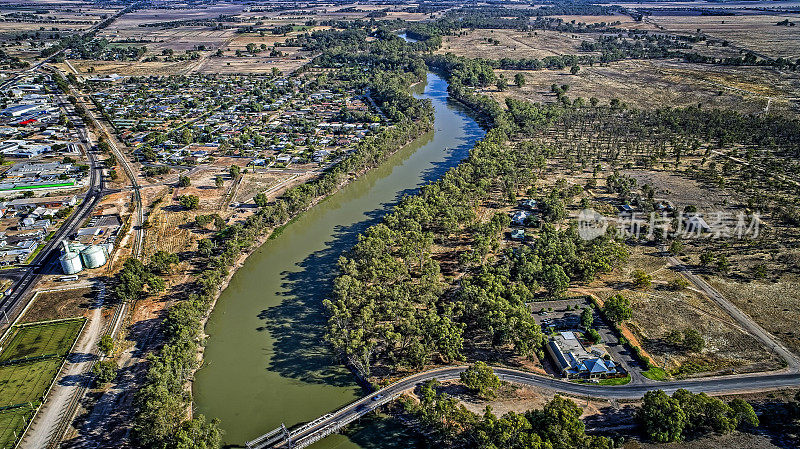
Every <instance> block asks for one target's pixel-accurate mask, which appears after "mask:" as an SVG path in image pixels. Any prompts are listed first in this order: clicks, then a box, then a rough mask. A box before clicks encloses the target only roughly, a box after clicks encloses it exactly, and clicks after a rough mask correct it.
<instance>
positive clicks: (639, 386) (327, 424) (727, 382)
mask: <svg viewBox="0 0 800 449" xmlns="http://www.w3.org/2000/svg"><path fill="white" fill-rule="evenodd" d="M662 250H663V248H662ZM667 261H668V263H669V265H671V266H673V267H674V268H675V269H676V270H677V271H678V272H679V273H680V274H681V275H682V276H684V277H685V278H686V279H687V280H688V281H689V282H691V283H692V284H693V285H694V286H695V287H696V288H697V289H699V290H701V291H702V292H704V293H705V294H706V295H707V296H708V297H709V298H711V300H712V301H714V302H715V303H717V304H718V305H719V306H720V307H721V308H722V309H723V310H724V311H725V312H726V313H727V314H728V315H729V316H730V317H731V318H733V319H734V320H735V321H736V322H737V324H739V325H740V326H741V327H742V328H744V329H746V330H747V331H748V332H749V333H750V334H751V335H752V336H753V337H755V338H756V339H757V340H758V341H760V342H761V343H762V344H763V345H764V346H766V347H767V348H769V349H771V350H772V351H774V352H775V353H776V354H777V355H778V356H780V357H781V358H782V359H783V360H784V361H785V363H786V368H784V369H783V370H780V371H771V372H762V373H753V374H738V375H728V376H716V377H706V378H701V379H686V380H675V381H668V382H659V381H655V380H651V379H647V378H645V377H644V376H641V374H640V373H639V372H637V371H631V374H632V382H630V383H628V384H626V385H616V386H601V385H598V384H589V383H576V382H571V381H569V380H565V379H556V378H553V377H548V376H543V375H539V374H533V373H529V372H525V371H520V370H516V369H512V368H505V367H493V368H492V369H493V370H494V372H495V374H496V375H497V376H498V377H499V378H500V380H503V381H506V382H510V383H514V384H518V385H525V386H529V387H538V388H546V389H549V390H551V391H555V392H557V393H564V394H568V395H573V396H581V397H592V398H601V399H613V400H617V399H638V398H641V397H642V396H643V395H644V394H645V393H646V392H648V391H650V390H656V389H658V390H663V391H664V392H666V393H667V394H672V393H673V392H675V391H676V390H678V389H686V390H689V391H691V392H693V393H707V394H710V395H717V394H733V393H749V392H757V391H766V390H773V389H778V388H786V387H798V386H800V361H798V358H797V356H796V355H795V354H794V353H792V352H791V351H790V350H789V349H788V348H786V346H784V345H783V344H782V343H781V342H779V341H778V340H777V339H776V338H775V337H773V336H772V335H771V334H769V333H768V332H767V331H766V330H764V329H763V328H762V327H761V326H759V325H758V324H757V323H756V322H755V321H754V320H753V319H752V318H750V317H749V316H748V315H747V314H745V313H744V312H742V311H741V310H739V308H737V307H736V306H735V305H734V304H733V303H732V302H731V301H729V300H728V299H727V298H725V297H724V296H723V295H722V294H720V293H719V292H718V291H717V290H716V289H714V288H713V287H712V286H711V285H710V284H708V282H706V281H705V280H704V279H703V278H701V277H700V276H697V275H696V274H694V273H692V272H691V271H690V270H689V269H688V268H687V267H686V266H685V265H683V264H682V263H681V262H680V261H679V260H678V259H677V258H675V257H673V256H667ZM466 369H467V366H455V367H446V368H438V369H433V370H429V371H425V372H421V373H417V374H414V375H411V376H408V377H405V378H403V379H400V380H399V381H397V382H395V383H393V384H391V385H389V386H387V387H384V388H382V389H380V390H378V391H376V392H374V393H373V394H370V395H368V396H366V397H363V398H361V399H359V400H357V401H355V402H352V403H351V404H349V405H347V406H345V407H343V408H341V409H339V410H337V411H335V412H332V413H329V414H326V415H324V416H322V417H320V418H317V419H315V420H314V421H311V422H309V423H307V424H305V425H303V426H300V427H297V428H295V429H294V430H291V431H290V430H287V429H286V428H285V427H283V426H281V427H279V428H278V429H275V430H272V431H271V432H268V433H266V434H264V435H262V436H260V437H258V438H256V439H254V440H252V441H249V442H247V447H248V448H251V449H265V448H295V449H297V448H302V447H306V446H308V445H310V444H312V443H314V442H316V441H319V440H321V439H322V438H325V437H326V436H328V435H330V434H332V433H336V432H338V431H339V430H340V429H341V428H343V427H344V426H346V425H348V424H349V423H351V422H353V421H355V420H357V419H359V418H360V417H362V416H364V415H366V414H368V413H370V412H372V411H373V410H375V409H376V408H378V407H380V406H382V405H384V404H386V403H388V402H391V401H393V400H394V399H396V398H397V397H399V396H400V395H401V394H403V392H405V391H408V390H410V389H413V388H415V387H416V386H417V385H419V384H421V383H423V382H425V381H428V380H433V379H436V380H455V379H459V377H460V375H461V373H462V372H464V371H465V370H466Z"/></svg>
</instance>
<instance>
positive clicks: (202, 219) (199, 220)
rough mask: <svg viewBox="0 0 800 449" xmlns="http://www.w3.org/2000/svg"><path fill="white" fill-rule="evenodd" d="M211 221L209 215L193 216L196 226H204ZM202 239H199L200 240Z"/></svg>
mask: <svg viewBox="0 0 800 449" xmlns="http://www.w3.org/2000/svg"><path fill="white" fill-rule="evenodd" d="M212 221H213V218H212V217H211V215H197V216H195V217H194V223H195V224H196V225H197V227H198V228H205V227H206V226H208V225H209V224H210V223H211V222H212ZM202 241H204V240H201V242H202Z"/></svg>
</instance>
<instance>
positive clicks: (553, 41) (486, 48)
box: [437, 30, 591, 59]
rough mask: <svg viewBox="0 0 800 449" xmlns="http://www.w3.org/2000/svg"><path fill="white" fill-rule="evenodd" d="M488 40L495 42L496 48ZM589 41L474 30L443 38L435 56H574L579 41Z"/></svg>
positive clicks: (579, 37)
mask: <svg viewBox="0 0 800 449" xmlns="http://www.w3.org/2000/svg"><path fill="white" fill-rule="evenodd" d="M488 39H493V40H496V41H499V43H498V44H497V45H495V44H494V43H490V42H489V40H488ZM584 40H591V39H590V37H589V36H587V35H586V34H566V33H560V32H558V31H547V30H537V31H531V32H522V31H516V30H474V31H467V32H466V34H465V35H462V36H445V38H444V40H443V42H442V47H441V48H440V49H439V50H437V53H453V54H455V55H458V56H466V57H469V58H487V59H499V58H503V57H508V58H515V59H520V58H544V57H546V56H555V55H563V54H576V53H578V52H579V50H580V45H581V41H584ZM586 54H588V53H586Z"/></svg>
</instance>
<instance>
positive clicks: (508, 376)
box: [247, 366, 800, 449]
mask: <svg viewBox="0 0 800 449" xmlns="http://www.w3.org/2000/svg"><path fill="white" fill-rule="evenodd" d="M466 369H467V366H455V367H447V368H437V369H433V370H429V371H425V372H422V373H418V374H414V375H412V376H408V377H405V378H403V379H401V380H399V381H397V382H395V383H393V384H391V385H389V386H387V387H384V388H382V389H380V390H378V391H376V392H375V393H373V394H371V395H369V396H366V397H364V398H361V399H359V400H357V401H355V402H352V403H350V404H349V405H347V406H345V407H343V408H341V409H339V410H337V411H335V412H333V413H329V414H327V415H325V416H323V417H321V418H318V419H316V420H314V421H312V422H311V425H305V426H302V427H300V428H298V430H294V431H291V432H287V433H285V434H281V432H280V428H279V429H275V430H274V431H272V432H270V433H268V434H265V435H264V436H262V437H259V438H256V439H255V440H252V441H250V442H248V443H247V447H248V448H251V449H264V448H288V447H292V448H302V447H305V446H308V445H309V444H312V443H314V442H316V441H319V440H320V439H322V438H324V437H326V436H328V435H330V434H331V433H335V432H338V431H339V430H340V429H341V428H342V427H344V426H346V425H347V424H349V423H351V422H353V421H355V420H356V419H358V418H360V417H362V416H364V415H366V414H368V413H370V412H372V411H373V410H375V409H376V408H378V407H380V406H382V405H384V404H386V403H388V402H391V401H393V400H394V399H396V398H397V397H399V396H400V395H401V394H403V392H405V391H408V390H411V389H413V388H415V387H416V386H417V385H419V384H421V383H423V382H426V381H428V380H433V379H436V380H440V381H444V380H455V379H458V378H459V377H460V375H461V373H462V372H464V371H465V370H466ZM492 369H493V370H494V372H495V374H496V375H497V376H498V377H499V378H500V380H503V381H506V382H510V383H514V384H518V385H525V386H530V387H539V388H547V389H549V390H552V391H555V392H557V393H564V394H568V395H573V396H582V397H592V398H601V399H638V398H640V397H642V396H643V395H644V394H645V393H646V392H648V391H650V390H656V389H658V390H663V391H664V392H666V393H668V394H672V393H673V392H674V391H676V390H678V389H681V388H683V389H686V390H689V391H691V392H693V393H701V392H703V393H707V394H710V395H716V394H731V393H748V392H753V391H762V390H769V389H777V388H785V387H797V386H800V376H798V374H797V372H795V371H792V370H784V371H782V372H771V373H756V374H747V375H736V376H719V377H707V378H702V379H689V380H678V381H670V382H656V381H650V382H648V383H647V384H628V385H616V386H601V385H596V384H585V383H575V382H571V381H568V380H563V379H555V378H552V377H547V376H543V375H539V374H533V373H529V372H525V371H520V370H516V369H512V368H501V367H493V368H492ZM287 435H288V436H289V438H288V439H287V438H286V436H287ZM267 436H269V437H267Z"/></svg>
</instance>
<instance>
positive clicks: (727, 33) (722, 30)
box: [649, 5, 800, 59]
mask: <svg viewBox="0 0 800 449" xmlns="http://www.w3.org/2000/svg"><path fill="white" fill-rule="evenodd" d="M795 6H796V5H795ZM784 19H789V20H790V21H791V22H800V14H769V15H767V14H765V15H755V14H746V15H737V16H673V15H664V16H652V17H650V18H649V21H651V22H652V23H654V24H656V25H658V26H660V27H662V28H663V30H664V31H671V32H677V33H680V34H696V33H697V29H698V28H699V29H700V30H701V31H702V32H703V33H704V34H707V35H708V36H711V37H713V38H716V39H722V40H727V41H728V42H730V43H731V45H734V46H736V47H740V48H744V49H747V50H752V51H754V52H756V53H758V54H761V55H765V56H768V57H771V58H778V57H784V58H793V59H794V58H797V57H798V55H800V27H797V26H794V27H787V26H776V25H775V24H776V23H777V22H780V21H782V20H784Z"/></svg>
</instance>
